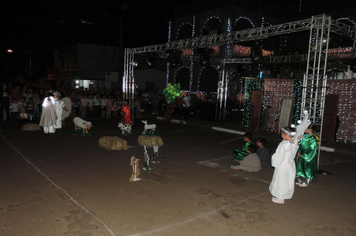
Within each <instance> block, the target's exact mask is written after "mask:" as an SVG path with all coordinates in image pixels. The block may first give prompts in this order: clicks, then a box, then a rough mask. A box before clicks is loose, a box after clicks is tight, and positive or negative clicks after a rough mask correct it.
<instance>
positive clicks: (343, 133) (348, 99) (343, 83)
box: [326, 80, 356, 143]
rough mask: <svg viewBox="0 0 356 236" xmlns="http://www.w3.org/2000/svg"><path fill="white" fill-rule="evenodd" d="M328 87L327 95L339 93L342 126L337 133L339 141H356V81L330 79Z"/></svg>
mask: <svg viewBox="0 0 356 236" xmlns="http://www.w3.org/2000/svg"><path fill="white" fill-rule="evenodd" d="M327 88H328V89H327V91H326V95H328V94H338V95H339V101H338V111H339V119H340V126H339V129H338V133H337V141H339V142H344V143H347V142H352V143H356V127H355V123H356V116H355V114H356V81H355V80H328V83H327ZM326 128H327V127H326Z"/></svg>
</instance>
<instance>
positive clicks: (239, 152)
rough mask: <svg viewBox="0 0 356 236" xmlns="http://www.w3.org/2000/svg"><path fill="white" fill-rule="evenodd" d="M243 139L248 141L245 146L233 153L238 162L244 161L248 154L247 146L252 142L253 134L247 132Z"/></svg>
mask: <svg viewBox="0 0 356 236" xmlns="http://www.w3.org/2000/svg"><path fill="white" fill-rule="evenodd" d="M243 140H244V141H245V142H246V143H245V146H244V147H243V148H242V150H237V149H235V150H234V151H233V153H232V155H233V156H234V161H236V162H237V163H239V162H240V161H242V160H243V159H244V158H245V157H246V156H247V154H248V153H247V152H246V150H247V147H248V146H249V145H250V144H253V143H252V134H251V133H245V134H244V137H243Z"/></svg>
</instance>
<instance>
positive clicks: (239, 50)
mask: <svg viewBox="0 0 356 236" xmlns="http://www.w3.org/2000/svg"><path fill="white" fill-rule="evenodd" d="M232 50H233V54H234V56H236V57H249V56H250V54H251V47H245V46H240V45H234V47H233V49H232ZM273 54H274V52H273V51H268V50H263V49H262V57H267V56H272V55H273Z"/></svg>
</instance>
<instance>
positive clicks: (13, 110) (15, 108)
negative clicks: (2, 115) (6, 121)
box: [9, 98, 20, 121]
mask: <svg viewBox="0 0 356 236" xmlns="http://www.w3.org/2000/svg"><path fill="white" fill-rule="evenodd" d="M9 110H10V114H11V121H14V120H16V119H18V118H19V111H20V110H19V102H18V101H17V98H14V99H13V100H12V102H11V104H10V107H9Z"/></svg>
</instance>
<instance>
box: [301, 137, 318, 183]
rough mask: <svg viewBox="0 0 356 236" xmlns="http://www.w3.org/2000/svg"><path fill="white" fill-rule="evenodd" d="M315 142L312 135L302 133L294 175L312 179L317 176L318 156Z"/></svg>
mask: <svg viewBox="0 0 356 236" xmlns="http://www.w3.org/2000/svg"><path fill="white" fill-rule="evenodd" d="M317 148H318V146H317V143H316V140H315V137H314V135H309V134H304V137H303V139H302V141H301V142H300V144H299V149H298V153H300V155H301V157H298V161H297V165H296V175H297V176H301V177H304V178H306V179H313V178H315V177H317V176H318V158H317V153H318V151H317Z"/></svg>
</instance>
